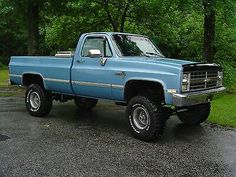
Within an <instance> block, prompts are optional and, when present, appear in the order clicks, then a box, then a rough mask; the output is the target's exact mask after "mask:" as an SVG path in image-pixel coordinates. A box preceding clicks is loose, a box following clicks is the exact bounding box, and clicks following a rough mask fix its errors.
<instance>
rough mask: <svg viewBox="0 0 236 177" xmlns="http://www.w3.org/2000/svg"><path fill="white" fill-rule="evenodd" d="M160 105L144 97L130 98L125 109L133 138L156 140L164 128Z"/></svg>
mask: <svg viewBox="0 0 236 177" xmlns="http://www.w3.org/2000/svg"><path fill="white" fill-rule="evenodd" d="M162 111H163V109H162V106H161V104H155V103H154V102H152V101H151V99H148V98H147V97H144V96H136V97H134V98H132V99H131V100H130V101H129V103H128V106H127V108H126V117H127V119H128V121H129V128H130V130H131V133H132V134H133V136H134V137H136V138H138V139H140V140H144V141H152V140H154V139H156V138H158V137H159V136H160V135H161V134H162V132H163V129H164V127H165V121H166V120H165V118H164V116H163V112H162Z"/></svg>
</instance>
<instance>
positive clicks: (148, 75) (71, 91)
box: [9, 33, 193, 104]
mask: <svg viewBox="0 0 236 177" xmlns="http://www.w3.org/2000/svg"><path fill="white" fill-rule="evenodd" d="M113 34H114V33H87V34H83V35H82V36H81V37H80V39H79V42H78V44H77V48H76V52H75V57H74V58H57V57H47V56H45V57H42V56H38V57H29V56H17V57H16V56H13V57H11V60H10V64H9V70H10V74H13V76H11V77H10V80H11V82H12V83H15V84H17V85H22V78H21V77H18V76H23V75H24V74H26V73H33V74H38V75H40V76H41V77H42V78H44V85H45V88H46V89H47V90H49V91H52V92H56V93H62V94H68V95H77V96H87V97H92V98H102V99H110V100H114V101H124V89H125V85H126V83H127V82H128V81H131V80H145V81H153V82H158V83H160V84H162V86H163V88H164V94H165V102H166V104H172V94H169V93H167V92H166V90H167V89H176V90H177V92H178V93H180V90H181V88H180V87H181V77H182V65H184V64H190V63H193V62H190V61H185V60H175V59H168V58H157V57H120V56H118V55H117V52H116V49H115V47H114V45H113V41H112V40H111V36H112V35H113ZM88 36H104V37H106V38H107V41H108V43H109V45H110V48H111V51H112V54H113V56H112V57H109V58H108V60H107V62H106V65H105V66H101V65H100V59H99V58H89V57H82V56H81V50H82V46H83V45H82V44H83V43H84V41H85V39H86V37H88ZM120 71H124V72H125V73H126V76H125V77H121V76H117V75H115V73H116V72H120ZM14 75H18V76H17V77H16V76H14ZM47 78H48V79H56V80H57V81H68V82H67V83H66V82H56V81H52V80H47ZM78 82H82V83H83V82H87V83H98V84H99V83H100V84H105V85H109V84H110V85H111V84H114V85H118V86H123V88H118V87H111V86H110V87H105V86H97V85H83V84H82V85H81V84H78Z"/></svg>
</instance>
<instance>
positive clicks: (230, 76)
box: [219, 61, 236, 91]
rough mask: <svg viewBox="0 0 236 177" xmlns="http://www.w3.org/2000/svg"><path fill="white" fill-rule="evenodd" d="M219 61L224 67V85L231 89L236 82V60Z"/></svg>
mask: <svg viewBox="0 0 236 177" xmlns="http://www.w3.org/2000/svg"><path fill="white" fill-rule="evenodd" d="M219 63H220V65H221V66H222V67H223V69H224V86H226V87H227V90H228V91H231V90H232V89H233V87H234V86H235V83H236V69H235V68H236V62H234V61H220V62H219Z"/></svg>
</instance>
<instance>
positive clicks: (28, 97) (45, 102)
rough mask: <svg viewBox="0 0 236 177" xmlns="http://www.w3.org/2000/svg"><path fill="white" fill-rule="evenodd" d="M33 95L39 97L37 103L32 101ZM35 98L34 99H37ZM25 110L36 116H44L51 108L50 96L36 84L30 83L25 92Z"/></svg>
mask: <svg viewBox="0 0 236 177" xmlns="http://www.w3.org/2000/svg"><path fill="white" fill-rule="evenodd" d="M33 96H35V97H37V98H38V99H39V101H38V104H35V103H32V102H33V101H32V100H33V98H32V97H33ZM37 98H36V99H37ZM25 105H26V110H27V111H28V112H29V113H30V114H31V115H32V116H36V117H43V116H46V115H47V114H48V113H49V112H50V111H51V108H52V96H51V94H50V93H49V92H47V91H46V90H44V89H43V88H42V87H41V86H40V85H38V84H31V85H29V86H28V87H27V89H26V92H25Z"/></svg>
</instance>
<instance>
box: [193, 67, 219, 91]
mask: <svg viewBox="0 0 236 177" xmlns="http://www.w3.org/2000/svg"><path fill="white" fill-rule="evenodd" d="M189 74H190V83H189V90H190V91H196V90H204V89H209V88H214V87H217V86H218V85H217V82H218V80H219V78H218V71H191V72H190V73H189Z"/></svg>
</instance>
